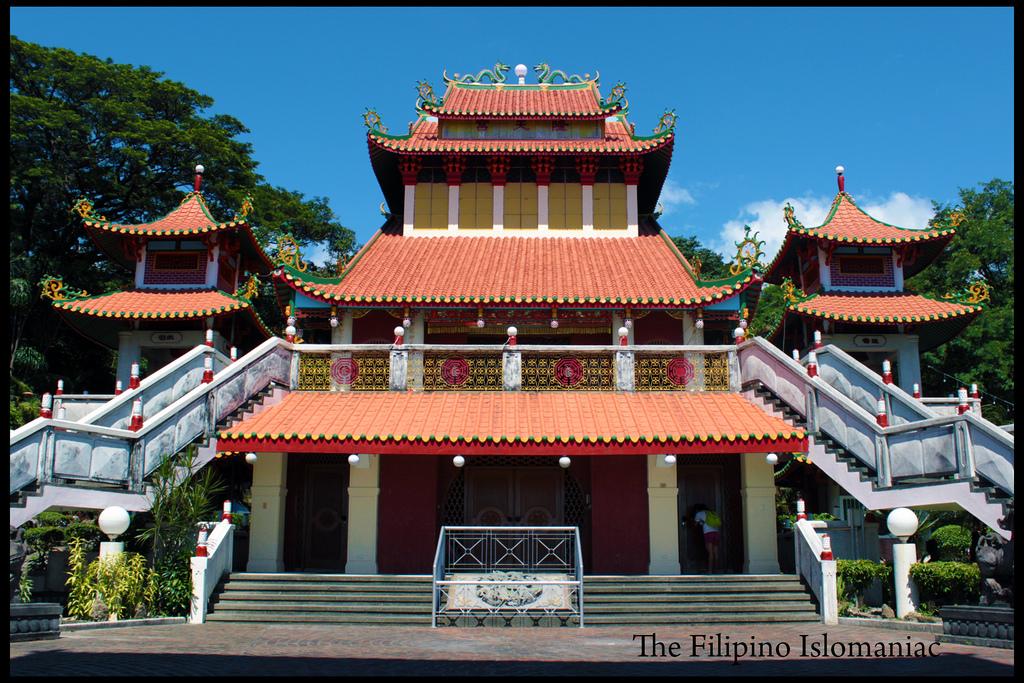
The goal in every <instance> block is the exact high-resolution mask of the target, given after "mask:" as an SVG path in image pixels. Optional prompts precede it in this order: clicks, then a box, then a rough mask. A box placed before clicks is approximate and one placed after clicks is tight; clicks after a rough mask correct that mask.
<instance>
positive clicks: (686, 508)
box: [678, 466, 728, 574]
mask: <svg viewBox="0 0 1024 683" xmlns="http://www.w3.org/2000/svg"><path fill="white" fill-rule="evenodd" d="M678 476H679V515H680V525H679V565H680V569H681V571H682V573H683V574H696V573H698V572H705V571H707V568H708V554H707V550H705V549H704V532H703V531H702V530H701V528H700V526H698V525H695V524H692V523H687V524H682V518H683V517H685V518H686V520H687V521H688V522H692V520H693V516H694V514H696V513H695V512H694V507H695V506H696V505H697V504H699V503H703V504H704V505H707V506H708V507H709V508H712V509H713V510H715V512H717V513H718V514H719V516H721V517H722V525H723V527H724V526H725V511H724V505H723V504H722V503H723V499H722V468H721V467H715V466H701V467H685V466H683V467H679V473H678ZM721 535H722V536H724V534H721ZM727 542H728V539H725V538H723V539H722V541H721V542H720V545H719V560H720V561H721V560H723V559H724V558H725V552H724V551H725V547H724V546H725V543H727ZM720 570H721V568H719V571H720Z"/></svg>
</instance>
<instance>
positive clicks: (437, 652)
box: [10, 623, 1013, 677]
mask: <svg viewBox="0 0 1024 683" xmlns="http://www.w3.org/2000/svg"><path fill="white" fill-rule="evenodd" d="M652 632H654V633H656V634H657V639H658V640H659V641H661V642H662V643H663V644H664V645H665V653H666V654H667V655H669V656H665V657H652V656H646V657H645V656H640V655H641V644H642V643H641V640H640V638H636V639H634V638H633V636H634V634H650V633H652ZM716 634H721V639H720V640H719V638H718V637H717V635H716ZM701 636H705V637H704V638H703V639H702V638H701ZM825 636H827V645H826V648H827V651H829V652H831V654H830V655H829V656H826V657H812V656H809V655H811V654H812V653H813V647H814V644H818V645H819V647H820V645H822V644H824V641H823V638H824V637H825ZM695 639H696V643H697V647H696V648H695V647H694V643H695ZM672 642H678V643H679V645H678V646H675V647H673V646H672ZM934 642H935V641H934V636H933V635H931V634H927V633H917V632H914V633H907V632H902V631H891V630H885V629H877V628H867V627H862V626H845V625H844V626H837V627H824V626H821V625H817V624H810V625H807V624H791V625H757V626H751V627H742V626H721V627H715V626H711V627H708V628H688V627H679V626H672V627H655V628H650V629H646V630H645V629H639V630H638V629H632V628H603V627H594V628H586V629H582V630H580V629H553V628H549V629H541V628H537V629H501V628H456V629H453V628H445V629H430V628H425V627H409V626H381V627H355V626H333V625H322V626H311V625H259V624H217V623H210V624H204V625H201V626H191V625H188V624H180V625H170V626H140V627H132V628H119V629H102V630H91V631H78V632H74V633H68V634H65V635H63V636H61V638H60V639H59V640H49V641H31V642H23V643H11V646H10V652H11V660H10V664H11V665H10V673H11V675H12V676H36V675H38V676H67V675H104V676H116V675H126V676H154V675H172V676H173V675H178V676H183V675H184V676H188V675H196V676H211V675H225V674H227V675H232V674H233V675H287V676H296V675H335V676H338V675H342V676H344V675H373V674H377V675H414V674H415V675H430V674H433V675H467V676H468V675H472V676H481V675H500V674H504V675H545V674H546V675H587V676H599V675H609V676H612V675H615V676H618V675H637V674H639V675H669V676H679V675H700V676H704V675H713V674H727V675H733V676H735V675H760V676H763V675H808V676H809V675H815V676H822V675H850V674H858V675H886V676H892V675H905V674H917V675H952V676H963V675H970V676H972V677H980V676H988V675H992V674H995V675H1006V676H1009V675H1012V673H1013V651H1012V650H999V649H993V648H981V647H968V646H963V645H946V644H937V645H934V646H933V647H932V648H931V650H932V652H933V653H934V656H928V655H927V654H926V655H925V656H922V657H914V656H909V657H908V656H903V657H899V656H897V657H875V656H870V657H863V656H853V657H851V656H850V654H851V653H850V649H851V645H850V644H851V643H867V644H868V645H869V646H870V648H871V650H872V651H874V649H875V648H877V647H878V645H877V644H878V643H882V644H883V645H882V646H881V647H883V648H884V649H888V648H895V647H897V646H898V647H902V648H903V651H904V653H907V652H911V653H913V652H914V651H915V650H918V651H927V649H928V646H929V645H932V644H933V643H934ZM701 643H704V647H703V648H701V647H700V644H701ZM719 643H721V647H722V648H723V649H722V650H719V649H717V648H718V647H719V645H718V644H719ZM783 643H785V644H788V646H789V655H788V656H781V655H780V654H779V653H780V651H784V650H785V649H786V648H785V646H784V645H783ZM837 643H842V648H843V650H845V653H842V652H840V651H839V649H833V648H838V647H839V646H838V645H837ZM750 644H753V645H754V646H755V647H759V648H760V654H761V655H763V656H760V657H752V656H741V657H739V658H738V660H737V661H738V663H737V664H734V663H733V659H734V658H733V655H734V654H735V652H736V650H737V647H736V646H737V645H747V646H749V645H750ZM890 644H892V645H890ZM646 645H647V654H648V655H649V654H651V653H652V651H653V649H654V646H653V645H651V643H650V640H649V639H648V640H647V642H646ZM726 645H728V646H729V647H730V648H731V649H729V650H728V651H724V647H725V646H726ZM854 647H860V646H854ZM768 648H771V650H772V655H771V656H769V655H768ZM695 649H696V654H697V655H698V656H696V657H694V656H691V655H692V654H694V650H695ZM672 651H675V652H676V653H677V654H678V655H679V656H678V657H672V656H670V655H671V652H672ZM893 653H894V654H895V650H893ZM97 655H112V656H97ZM801 655H808V656H801Z"/></svg>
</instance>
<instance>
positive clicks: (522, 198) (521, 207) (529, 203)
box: [503, 183, 537, 230]
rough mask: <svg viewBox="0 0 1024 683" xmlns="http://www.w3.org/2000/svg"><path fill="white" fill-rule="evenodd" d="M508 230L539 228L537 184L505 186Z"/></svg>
mask: <svg viewBox="0 0 1024 683" xmlns="http://www.w3.org/2000/svg"><path fill="white" fill-rule="evenodd" d="M503 224H504V226H505V229H506V230H523V229H525V230H530V229H536V228H537V185H536V183H508V184H506V185H505V219H504V223H503Z"/></svg>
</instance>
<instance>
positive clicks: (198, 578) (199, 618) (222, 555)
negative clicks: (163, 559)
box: [188, 520, 235, 624]
mask: <svg viewBox="0 0 1024 683" xmlns="http://www.w3.org/2000/svg"><path fill="white" fill-rule="evenodd" d="M234 546H235V525H234V524H232V523H231V522H229V521H227V520H221V521H220V522H218V523H217V525H216V526H214V527H213V531H211V532H210V536H209V538H208V539H207V541H206V553H207V554H206V557H198V556H197V557H192V558H191V559H190V560H189V562H190V567H191V569H192V602H191V603H190V607H189V616H188V623H190V624H202V623H204V622H205V621H206V615H207V612H208V610H209V605H210V596H211V595H213V592H214V590H216V589H217V584H218V583H220V580H221V578H222V577H223V576H224V575H225V574H228V573H230V572H231V564H232V561H233V559H234V557H233V556H234Z"/></svg>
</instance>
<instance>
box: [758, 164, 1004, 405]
mask: <svg viewBox="0 0 1024 683" xmlns="http://www.w3.org/2000/svg"><path fill="white" fill-rule="evenodd" d="M836 172H837V178H838V183H839V192H838V193H837V194H836V197H835V199H834V200H832V206H831V208H830V209H829V212H828V215H827V216H826V217H825V222H824V223H822V224H821V225H819V226H818V227H813V228H809V227H805V226H804V225H803V224H801V223H800V221H799V219H798V218H797V217H796V214H795V211H794V210H793V207H792V206H790V205H789V204H787V205H786V207H785V210H784V215H785V220H786V225H787V230H786V239H785V241H784V243H783V245H782V248H781V249H780V251H779V254H778V256H776V257H775V260H774V261H773V262H772V264H771V265H770V266H769V267H768V269H767V273H766V275H765V280H766V281H767V282H770V283H772V284H778V285H782V286H783V287H784V288H785V292H786V309H785V313H784V315H783V319H782V321H781V323H780V324H779V327H778V328H777V329H776V330H775V332H774V333H773V334H772V335H771V337H772V339H773V341H774V342H775V343H776V344H778V345H779V346H780V347H782V348H783V349H789V348H794V349H806V348H809V347H810V346H811V345H812V344H813V343H814V342H815V340H817V343H818V344H819V345H820V344H824V343H830V344H835V345H836V346H838V347H839V348H841V349H843V350H844V351H847V352H849V353H850V354H851V355H852V356H853V357H854V358H856V359H857V360H859V361H860V362H862V363H864V364H865V365H867V366H868V367H870V368H872V369H874V370H875V371H876V372H879V373H881V372H883V363H887V364H888V367H889V368H891V369H890V372H891V373H892V375H893V377H894V380H895V382H896V383H897V384H898V385H899V386H900V387H902V388H903V389H904V390H905V391H907V392H917V393H920V392H919V388H920V383H921V365H920V354H921V352H922V351H927V350H929V349H931V348H934V347H936V346H938V345H940V344H942V343H943V342H945V341H947V340H949V339H951V338H952V337H954V336H956V335H957V334H959V332H960V330H962V329H963V328H964V327H965V326H966V325H968V324H969V323H970V322H971V320H973V319H974V317H975V316H976V315H977V314H978V313H980V312H981V310H982V308H983V302H984V301H985V300H986V299H987V298H988V294H987V289H986V286H985V285H984V284H983V283H979V284H977V285H974V286H973V287H972V288H971V291H969V292H967V293H966V294H963V295H961V296H952V295H947V296H946V297H945V298H943V299H933V298H930V297H927V296H923V295H920V294H915V293H913V292H908V291H906V290H905V287H904V281H905V280H906V279H907V278H910V277H912V276H913V275H915V274H916V273H918V272H920V271H921V270H922V269H923V268H925V267H926V266H927V265H928V264H929V263H931V262H932V261H933V260H934V259H935V257H936V256H938V255H939V254H940V253H941V252H942V249H943V247H944V246H945V245H946V243H947V242H949V240H951V239H952V238H953V236H954V234H955V233H956V227H955V225H954V224H950V225H931V226H929V227H928V228H927V229H924V230H911V229H907V228H899V227H896V226H894V225H889V224H888V223H883V222H882V221H879V220H877V219H875V218H872V217H871V216H869V215H868V214H867V213H866V212H865V211H864V210H863V209H861V208H860V207H859V206H857V204H856V203H855V202H854V199H853V197H852V196H850V195H849V194H848V193H847V192H846V191H845V178H844V176H843V167H842V166H839V167H837V168H836ZM951 220H952V221H954V222H956V221H958V220H959V216H958V215H954V216H953V217H952V219H951ZM915 387H918V389H915Z"/></svg>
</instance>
